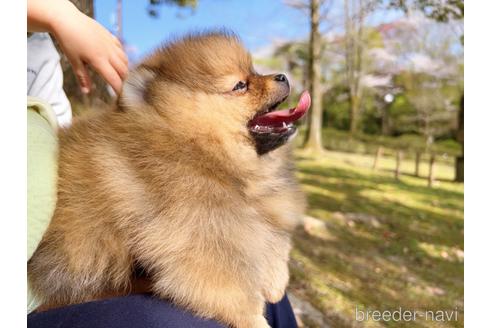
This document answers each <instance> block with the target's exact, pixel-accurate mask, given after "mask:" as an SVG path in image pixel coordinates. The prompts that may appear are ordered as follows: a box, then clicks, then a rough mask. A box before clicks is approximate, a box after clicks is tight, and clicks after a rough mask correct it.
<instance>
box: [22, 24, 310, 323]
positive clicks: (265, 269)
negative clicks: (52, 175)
mask: <svg viewBox="0 0 492 328" xmlns="http://www.w3.org/2000/svg"><path fill="white" fill-rule="evenodd" d="M243 79H247V80H248V84H249V87H248V90H247V91H245V92H240V93H237V92H231V90H232V89H233V87H234V84H235V83H237V81H239V80H243ZM277 84H278V83H277ZM279 92H280V91H279V89H278V86H277V85H276V83H275V81H273V78H272V76H262V75H259V74H257V73H256V72H255V71H254V69H253V67H252V63H251V58H250V56H249V54H248V52H247V51H246V50H245V49H244V48H243V47H242V45H241V43H240V42H239V41H238V39H237V38H236V37H235V36H234V35H231V34H228V33H214V32H212V33H205V34H201V35H192V36H188V37H185V38H183V39H181V40H177V41H175V42H172V43H170V44H168V45H166V46H164V47H163V48H162V49H160V50H158V51H156V52H155V53H154V54H152V55H151V56H150V57H149V58H148V59H147V60H145V61H144V62H143V63H142V64H141V65H139V66H138V67H137V68H136V69H135V70H134V71H133V72H132V73H131V75H130V77H129V79H128V80H127V81H126V83H125V86H124V88H123V94H122V96H121V98H120V99H119V100H118V106H117V108H115V109H114V110H111V111H107V112H102V113H99V114H95V115H92V116H89V117H87V118H84V119H80V120H78V121H75V122H74V124H73V126H72V127H71V128H69V129H68V130H65V131H62V132H61V133H60V136H59V138H60V153H59V173H58V174H59V181H58V200H57V205H56V210H55V213H54V216H53V219H52V221H51V223H50V225H49V228H48V230H47V231H46V233H45V235H44V237H43V240H42V241H41V243H40V245H39V247H38V249H37V250H36V252H35V254H34V255H33V257H32V258H31V260H30V261H29V262H28V278H29V283H30V286H31V287H32V289H33V291H34V293H35V295H36V296H37V297H38V298H39V299H40V300H42V301H43V302H44V303H45V304H49V305H50V306H61V305H67V304H73V303H79V302H84V301H88V300H92V299H95V298H97V297H99V296H100V295H103V294H104V293H108V292H109V293H111V292H113V291H121V290H126V289H128V288H129V287H130V285H131V279H132V275H133V272H134V269H135V267H136V266H139V267H141V268H143V269H144V270H145V272H146V273H147V274H148V275H149V278H150V280H151V288H152V291H153V292H154V294H155V295H157V296H158V297H162V298H166V299H169V300H171V301H172V302H174V303H175V304H177V305H179V306H182V307H185V308H186V309H188V310H191V311H193V312H194V313H196V314H197V315H200V316H204V317H207V318H213V319H217V320H219V321H221V322H223V323H225V324H228V325H231V326H233V327H238V328H240V327H268V324H267V322H266V320H265V319H264V317H263V311H264V304H265V301H269V302H277V301H279V300H280V299H281V298H282V296H283V294H284V292H285V288H286V286H287V283H288V280H289V274H288V268H287V262H288V256H289V251H290V247H291V246H290V236H289V232H290V231H291V230H292V229H293V228H294V227H295V225H296V224H297V223H298V219H299V218H300V217H301V215H302V212H303V210H304V197H303V195H302V193H301V192H300V190H299V187H298V185H297V182H296V180H295V178H294V175H293V170H294V168H293V165H292V162H291V159H290V150H289V148H290V146H289V145H286V146H283V147H280V148H278V149H276V150H274V151H272V152H269V153H267V154H265V155H262V156H259V155H258V154H257V152H256V151H255V147H254V142H253V140H252V137H251V136H250V135H249V133H248V130H247V128H246V125H247V122H248V121H249V120H250V119H251V118H252V117H253V116H254V115H255V114H256V113H257V112H258V111H259V110H260V109H261V108H263V107H264V106H266V105H268V104H269V103H271V102H272V100H274V99H276V97H277V98H278V97H279Z"/></svg>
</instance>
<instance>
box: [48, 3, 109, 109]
mask: <svg viewBox="0 0 492 328" xmlns="http://www.w3.org/2000/svg"><path fill="white" fill-rule="evenodd" d="M70 1H71V2H72V3H73V4H74V5H75V6H76V7H77V8H78V9H79V10H80V11H82V12H83V13H84V14H86V15H87V16H89V17H94V1H93V0H70ZM52 39H53V40H54V41H55V44H56V46H57V48H58V52H59V53H60V57H61V60H60V63H61V66H62V70H63V89H64V90H65V93H66V94H67V96H68V97H69V99H70V101H71V102H76V103H77V102H78V103H81V104H84V105H85V106H97V105H98V102H99V103H100V102H103V103H106V104H109V103H111V102H113V101H114V99H113V97H112V96H111V94H110V93H109V91H108V87H107V84H106V82H105V81H104V80H103V79H102V78H101V77H100V76H99V75H98V74H97V73H96V72H94V71H93V70H92V68H89V69H88V71H89V76H90V78H91V81H92V88H91V92H90V93H89V94H88V95H85V94H83V93H82V92H81V91H80V87H79V82H78V80H77V77H76V76H75V74H74V72H73V70H72V66H71V65H70V62H69V61H68V59H67V57H66V56H65V55H64V54H63V52H61V50H60V47H59V45H58V44H57V42H56V39H55V38H54V37H53V38H52ZM74 114H77V113H74Z"/></svg>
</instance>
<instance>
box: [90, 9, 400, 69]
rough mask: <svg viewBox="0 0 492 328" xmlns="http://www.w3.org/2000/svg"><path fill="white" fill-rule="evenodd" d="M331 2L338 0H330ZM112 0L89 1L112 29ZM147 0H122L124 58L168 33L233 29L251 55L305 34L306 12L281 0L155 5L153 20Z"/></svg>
mask: <svg viewBox="0 0 492 328" xmlns="http://www.w3.org/2000/svg"><path fill="white" fill-rule="evenodd" d="M337 2H338V3H339V4H341V1H337V0H335V3H337ZM116 3H117V1H116V0H95V1H94V6H95V8H94V10H95V16H96V19H97V20H98V21H99V22H100V23H101V24H102V25H104V26H105V27H106V28H108V29H109V30H110V31H113V32H114V31H115V11H116ZM147 3H148V1H147V0H123V37H124V40H125V43H126V44H127V45H128V46H129V47H130V48H133V51H134V53H133V54H130V56H131V57H133V58H132V59H134V60H138V59H139V58H141V57H142V56H144V55H145V54H147V53H149V52H150V51H151V50H152V49H154V48H155V47H156V46H158V45H159V44H160V43H161V42H163V41H166V40H168V39H169V38H171V37H173V36H179V35H183V34H184V33H186V32H189V31H196V30H203V29H205V28H214V27H215V28H217V27H226V28H229V29H231V30H233V31H234V32H235V33H236V34H238V35H239V36H240V37H241V39H242V40H243V42H244V43H245V45H246V47H247V48H248V49H249V50H250V51H252V52H253V54H254V53H255V52H257V53H261V52H262V50H264V49H267V48H268V47H271V45H272V44H278V43H281V42H282V41H286V40H300V39H305V38H307V37H308V35H309V34H308V33H309V21H308V17H307V15H306V14H304V13H302V12H301V11H299V10H298V9H295V8H292V7H290V6H288V5H286V4H285V0H248V1H246V0H199V1H198V6H197V7H196V10H195V11H194V12H193V11H192V10H191V9H189V8H187V9H180V8H178V7H176V6H169V5H161V6H160V7H159V8H158V10H159V17H158V18H152V17H150V16H149V15H148V13H147ZM335 7H336V5H335ZM333 11H334V12H336V11H337V8H334V9H333ZM391 19H394V15H391V14H390V15H389V16H388V15H387V14H386V15H384V16H378V17H376V21H377V22H383V21H388V20H391Z"/></svg>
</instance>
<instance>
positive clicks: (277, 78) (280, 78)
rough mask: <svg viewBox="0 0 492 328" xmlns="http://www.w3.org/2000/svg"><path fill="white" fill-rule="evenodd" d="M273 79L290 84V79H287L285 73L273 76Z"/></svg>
mask: <svg viewBox="0 0 492 328" xmlns="http://www.w3.org/2000/svg"><path fill="white" fill-rule="evenodd" d="M273 79H274V80H275V81H277V82H282V83H287V84H289V80H287V76H285V75H284V74H277V75H275V76H274V77H273Z"/></svg>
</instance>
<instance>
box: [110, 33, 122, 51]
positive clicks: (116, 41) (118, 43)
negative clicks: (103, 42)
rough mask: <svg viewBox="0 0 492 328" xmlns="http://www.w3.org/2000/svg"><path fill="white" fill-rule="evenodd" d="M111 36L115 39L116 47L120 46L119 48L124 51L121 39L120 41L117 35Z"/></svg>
mask: <svg viewBox="0 0 492 328" xmlns="http://www.w3.org/2000/svg"><path fill="white" fill-rule="evenodd" d="M111 36H112V37H113V41H114V43H115V44H116V46H118V48H120V49H121V50H123V45H122V44H121V42H120V39H118V38H117V37H116V36H115V35H113V34H111Z"/></svg>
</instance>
